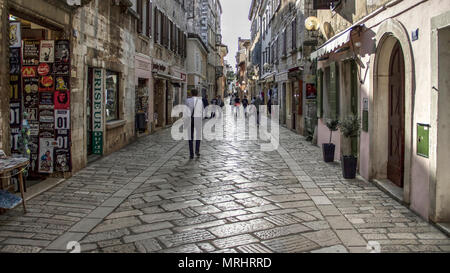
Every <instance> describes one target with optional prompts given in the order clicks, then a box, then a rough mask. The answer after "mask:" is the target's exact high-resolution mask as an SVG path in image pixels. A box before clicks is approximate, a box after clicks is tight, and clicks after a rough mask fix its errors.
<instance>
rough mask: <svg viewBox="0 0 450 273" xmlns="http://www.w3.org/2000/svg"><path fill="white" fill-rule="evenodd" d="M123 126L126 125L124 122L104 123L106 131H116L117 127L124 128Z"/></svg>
mask: <svg viewBox="0 0 450 273" xmlns="http://www.w3.org/2000/svg"><path fill="white" fill-rule="evenodd" d="M125 124H127V121H126V120H114V121H109V122H107V123H106V130H112V129H116V128H119V127H123V126H125Z"/></svg>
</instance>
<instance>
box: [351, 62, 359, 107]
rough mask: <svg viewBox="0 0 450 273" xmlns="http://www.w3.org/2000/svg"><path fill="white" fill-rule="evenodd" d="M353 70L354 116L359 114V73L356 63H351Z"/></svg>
mask: <svg viewBox="0 0 450 273" xmlns="http://www.w3.org/2000/svg"><path fill="white" fill-rule="evenodd" d="M351 70H352V72H351V73H352V80H351V82H352V83H351V84H352V99H351V101H352V113H353V114H354V115H357V114H358V71H357V66H356V62H355V61H351Z"/></svg>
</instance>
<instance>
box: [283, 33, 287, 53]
mask: <svg viewBox="0 0 450 273" xmlns="http://www.w3.org/2000/svg"><path fill="white" fill-rule="evenodd" d="M286 55H287V29H285V30H284V32H283V56H286Z"/></svg>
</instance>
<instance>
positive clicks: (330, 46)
mask: <svg viewBox="0 0 450 273" xmlns="http://www.w3.org/2000/svg"><path fill="white" fill-rule="evenodd" d="M352 30H353V28H350V29H348V30H346V31H344V32H342V33H341V34H338V35H336V37H333V38H332V39H331V40H329V41H328V42H326V43H325V44H323V45H322V46H321V47H320V48H319V49H318V50H316V51H314V52H313V53H311V59H312V60H314V59H317V58H319V57H321V56H323V55H325V54H328V53H330V52H333V51H334V50H335V49H337V48H339V47H341V46H342V45H344V44H346V43H348V42H350V37H351V34H352Z"/></svg>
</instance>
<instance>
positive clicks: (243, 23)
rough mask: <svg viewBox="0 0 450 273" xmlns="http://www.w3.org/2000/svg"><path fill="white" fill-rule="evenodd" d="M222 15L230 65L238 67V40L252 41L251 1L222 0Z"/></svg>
mask: <svg viewBox="0 0 450 273" xmlns="http://www.w3.org/2000/svg"><path fill="white" fill-rule="evenodd" d="M220 3H221V4H222V9H223V14H222V36H223V43H224V44H225V45H227V46H228V51H229V53H228V56H227V57H226V59H227V61H228V63H229V64H230V65H231V66H232V67H233V69H234V68H235V67H236V52H237V50H238V39H239V37H241V38H243V39H250V21H249V20H248V13H249V11H250V4H251V0H221V1H220Z"/></svg>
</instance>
